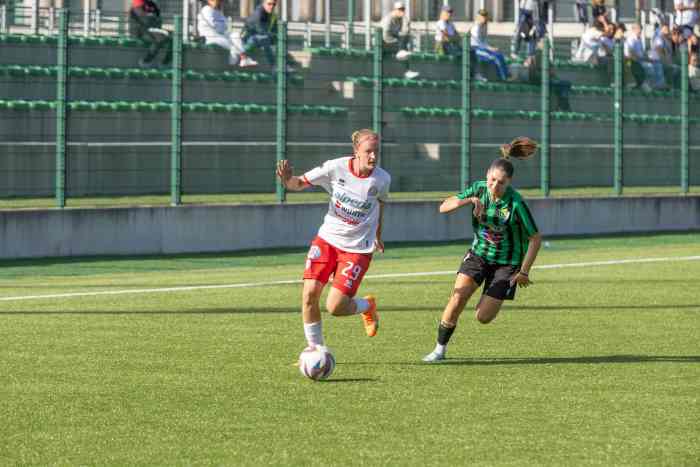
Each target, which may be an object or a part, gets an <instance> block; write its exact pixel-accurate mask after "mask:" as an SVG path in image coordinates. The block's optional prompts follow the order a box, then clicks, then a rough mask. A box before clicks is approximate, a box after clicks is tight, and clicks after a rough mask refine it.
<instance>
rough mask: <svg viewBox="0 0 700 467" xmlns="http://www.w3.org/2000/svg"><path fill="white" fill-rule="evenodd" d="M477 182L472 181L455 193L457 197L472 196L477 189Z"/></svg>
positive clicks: (465, 197)
mask: <svg viewBox="0 0 700 467" xmlns="http://www.w3.org/2000/svg"><path fill="white" fill-rule="evenodd" d="M478 183H479V182H474V183H472V184H471V185H469V186H468V187H467V188H466V189H465V190H464V191H463V192H461V193H458V194H457V198H458V199H467V198H471V197H472V196H474V195H475V194H476V192H477V190H478V187H477V185H478Z"/></svg>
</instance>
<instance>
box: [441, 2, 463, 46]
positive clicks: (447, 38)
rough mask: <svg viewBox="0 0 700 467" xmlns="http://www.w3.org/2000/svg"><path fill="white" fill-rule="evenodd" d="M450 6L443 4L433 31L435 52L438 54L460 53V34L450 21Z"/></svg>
mask: <svg viewBox="0 0 700 467" xmlns="http://www.w3.org/2000/svg"><path fill="white" fill-rule="evenodd" d="M451 18H452V7H450V6H449V5H444V6H443V7H442V10H441V11H440V20H439V21H438V22H437V26H436V31H435V52H436V53H437V54H438V55H454V56H457V57H459V56H461V55H462V44H461V43H460V39H461V36H460V35H459V33H458V32H457V28H455V25H454V24H453V23H452V21H451Z"/></svg>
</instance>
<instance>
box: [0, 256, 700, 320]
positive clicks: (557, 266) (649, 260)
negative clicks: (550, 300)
mask: <svg viewBox="0 0 700 467" xmlns="http://www.w3.org/2000/svg"><path fill="white" fill-rule="evenodd" d="M698 260H700V256H678V257H665V258H634V259H615V260H608V261H588V262H583V263H560V264H542V265H539V266H533V269H565V268H585V267H592V266H614V265H620V264H639V263H660V262H668V261H698ZM447 274H455V271H454V270H451V271H426V272H397V273H391V274H370V275H367V276H365V279H390V278H398V277H421V276H443V275H447ZM300 283H301V279H293V280H284V281H268V282H247V283H245V282H244V283H238V284H217V285H190V286H178V287H161V288H155V289H131V290H130V289H124V290H102V291H98V292H69V293H60V294H50V295H20V296H15V297H0V302H10V301H20V300H41V299H50V298H71V297H95V296H99V295H126V294H148V293H165V292H187V291H191V290H213V289H242V288H251V287H266V286H271V285H289V284H300ZM0 313H2V312H0Z"/></svg>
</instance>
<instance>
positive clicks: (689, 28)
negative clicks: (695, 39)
mask: <svg viewBox="0 0 700 467" xmlns="http://www.w3.org/2000/svg"><path fill="white" fill-rule="evenodd" d="M673 6H674V9H675V10H676V17H675V24H676V26H678V27H679V28H680V32H681V35H682V36H683V39H688V38H689V37H690V36H693V35H694V32H693V30H694V28H695V25H696V24H698V10H699V9H700V6H699V4H698V0H673Z"/></svg>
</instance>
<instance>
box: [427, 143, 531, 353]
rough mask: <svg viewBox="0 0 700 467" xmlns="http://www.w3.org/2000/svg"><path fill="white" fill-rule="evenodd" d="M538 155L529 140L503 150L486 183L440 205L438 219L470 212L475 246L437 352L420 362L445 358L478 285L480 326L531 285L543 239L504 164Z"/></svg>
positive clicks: (442, 323)
mask: <svg viewBox="0 0 700 467" xmlns="http://www.w3.org/2000/svg"><path fill="white" fill-rule="evenodd" d="M536 149H537V144H536V143H535V142H534V141H532V140H530V139H528V138H518V139H516V140H515V141H513V142H512V143H511V144H506V145H503V146H502V147H501V151H502V153H503V156H504V158H502V159H496V160H495V161H493V163H491V166H490V167H489V169H488V171H487V172H486V180H485V181H478V182H475V183H473V184H472V185H470V186H469V187H467V189H466V190H464V191H463V192H462V193H459V194H458V195H457V196H452V197H450V198H447V199H446V200H445V201H443V203H442V204H441V205H440V212H442V213H448V212H451V211H454V210H455V209H458V208H461V207H462V206H467V205H472V206H473V207H474V210H473V218H472V225H473V227H474V241H473V242H472V245H471V248H470V249H469V251H468V252H467V254H466V255H465V256H464V259H463V260H462V265H461V266H460V268H459V271H458V273H457V279H456V280H455V285H454V290H453V291H452V296H451V297H450V300H449V302H448V303H447V306H446V307H445V311H443V313H442V319H441V321H440V325H439V327H438V336H437V345H436V346H435V350H433V351H432V352H431V353H429V354H428V355H426V356H425V357H423V361H424V362H427V363H433V362H438V361H440V360H443V359H444V358H445V353H446V350H447V343H448V342H449V340H450V337H451V336H452V333H453V332H454V330H455V327H456V326H457V320H458V319H459V315H460V314H461V313H462V310H464V306H465V305H466V304H467V301H468V300H469V298H470V297H471V296H472V294H473V293H474V292H476V290H477V289H478V288H479V287H480V286H481V284H482V283H485V285H484V291H483V295H482V296H481V299H480V300H479V303H478V304H477V305H476V313H475V316H476V319H477V320H478V321H479V322H481V323H483V324H487V323H490V322H491V321H493V320H494V318H496V315H498V312H499V311H500V309H501V305H502V304H503V300H512V299H513V298H514V297H515V289H516V287H517V286H520V287H527V286H529V285H530V284H531V282H530V277H529V274H530V268H531V267H532V264H533V263H534V262H535V258H536V257H537V252H538V251H539V249H540V244H541V241H542V238H541V236H540V234H539V233H538V231H537V225H536V224H535V220H534V219H533V217H532V214H530V210H529V209H528V207H527V204H525V201H524V200H523V198H522V197H521V196H520V194H519V193H518V192H517V191H515V190H514V189H513V187H511V186H510V183H511V180H512V178H513V171H514V169H513V164H512V163H511V162H510V161H509V160H508V158H510V157H515V158H518V159H527V158H529V157H530V156H532V155H533V154H534V152H535V151H536Z"/></svg>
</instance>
